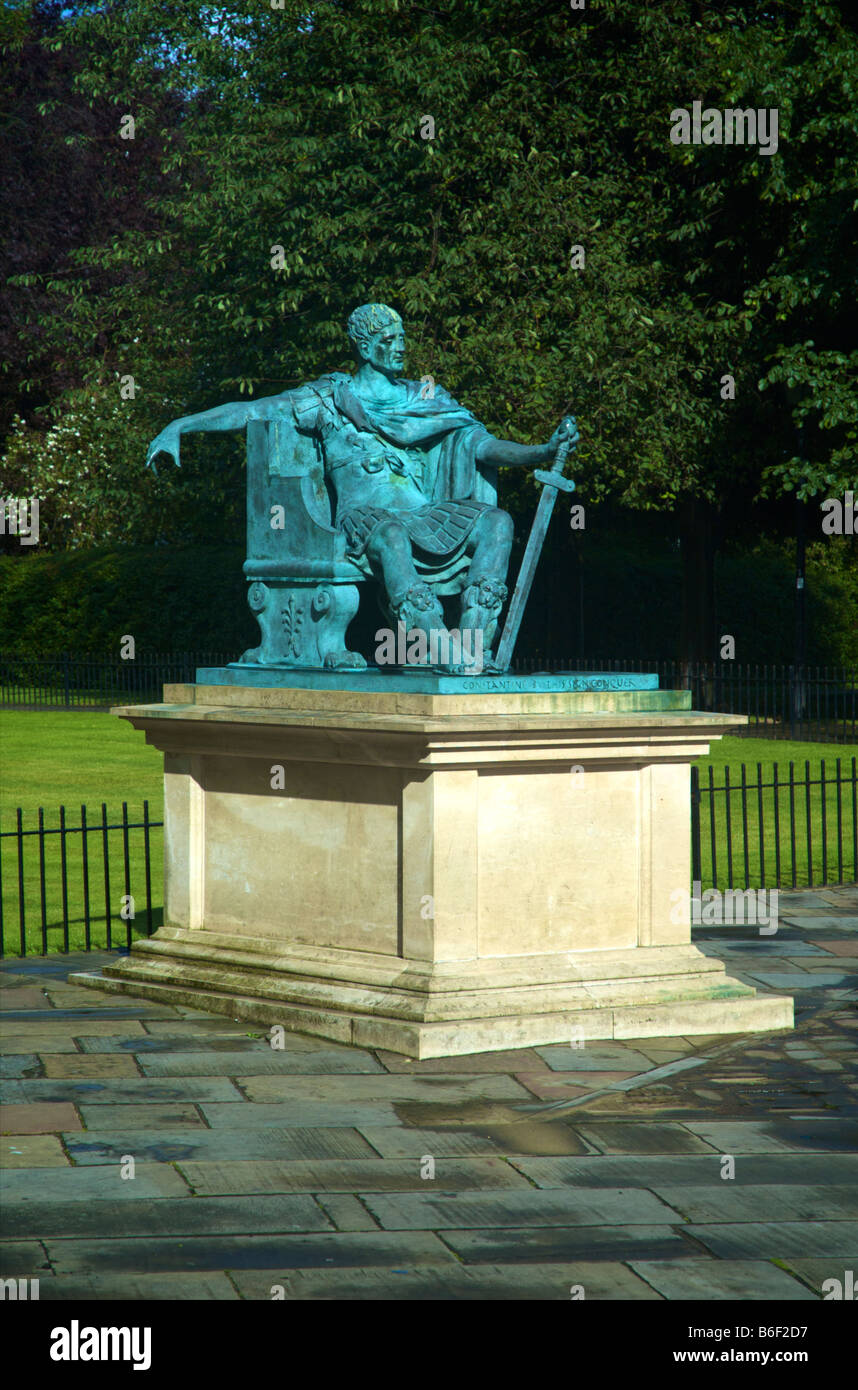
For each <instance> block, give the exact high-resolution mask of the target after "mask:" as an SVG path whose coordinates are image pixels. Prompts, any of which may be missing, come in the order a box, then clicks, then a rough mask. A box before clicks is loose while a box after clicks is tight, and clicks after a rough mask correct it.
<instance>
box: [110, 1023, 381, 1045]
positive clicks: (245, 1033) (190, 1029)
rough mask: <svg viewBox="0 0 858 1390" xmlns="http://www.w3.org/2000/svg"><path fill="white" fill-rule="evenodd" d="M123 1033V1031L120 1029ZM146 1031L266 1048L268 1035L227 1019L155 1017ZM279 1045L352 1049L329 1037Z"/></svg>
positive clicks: (291, 1037)
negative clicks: (246, 1042)
mask: <svg viewBox="0 0 858 1390" xmlns="http://www.w3.org/2000/svg"><path fill="white" fill-rule="evenodd" d="M123 1031H124V1029H123ZM146 1032H147V1033H148V1034H149V1035H150V1036H151V1037H155V1038H192V1039H193V1038H196V1039H199V1038H202V1037H204V1036H208V1037H219V1038H249V1039H251V1040H252V1041H254V1042H261V1043H263V1044H264V1045H265V1046H266V1047H269V1046H270V1043H268V1042H267V1037H268V1034H267V1033H264V1032H260V1029H259V1024H253V1023H243V1022H242V1021H241V1020H240V1019H234V1020H230V1019H228V1018H221V1017H214V1018H193V1019H190V1018H179V1017H178V1016H177V1017H174V1018H170V1019H167V1018H163V1019H162V1018H156V1019H150V1018H148V1017H147V1019H146ZM283 1045H284V1047H285V1048H286V1050H287V1051H290V1052H293V1051H294V1052H315V1051H316V1049H317V1048H318V1047H320V1046H321V1047H324V1048H325V1049H326V1051H329V1052H331V1051H334V1050H337V1049H341V1050H342V1051H343V1052H346V1053H351V1052H352V1051H353V1050H354V1049H353V1048H351V1047H349V1046H348V1044H346V1043H342V1044H340V1043H336V1042H332V1041H331V1039H329V1038H324V1039H320V1038H312V1037H305V1036H304V1035H302V1034H301V1033H287V1034H286V1035H285V1037H284V1039H283Z"/></svg>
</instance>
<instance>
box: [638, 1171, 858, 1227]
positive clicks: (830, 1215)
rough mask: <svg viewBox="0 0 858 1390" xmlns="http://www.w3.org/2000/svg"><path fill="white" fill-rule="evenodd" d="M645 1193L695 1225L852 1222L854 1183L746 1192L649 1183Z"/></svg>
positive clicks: (856, 1197) (857, 1193)
mask: <svg viewBox="0 0 858 1390" xmlns="http://www.w3.org/2000/svg"><path fill="white" fill-rule="evenodd" d="M650 1190H651V1191H653V1192H654V1193H655V1195H656V1196H657V1197H660V1198H661V1200H662V1201H663V1202H666V1203H667V1205H668V1206H670V1207H672V1208H673V1210H674V1211H677V1212H680V1213H681V1214H682V1215H683V1216H684V1217H685V1218H686V1220H688V1221H690V1222H692V1223H693V1224H695V1225H701V1224H703V1223H708V1222H710V1221H712V1222H735V1221H771V1222H784V1221H810V1222H814V1221H840V1220H847V1221H848V1220H849V1219H850V1218H851V1219H854V1220H855V1221H858V1187H856V1186H855V1185H854V1184H852V1185H850V1186H846V1185H842V1184H838V1183H831V1184H828V1185H826V1186H825V1187H819V1186H813V1187H810V1186H806V1185H789V1184H786V1183H781V1184H778V1185H777V1186H771V1187H767V1186H762V1185H759V1186H756V1187H748V1186H747V1184H742V1185H739V1184H737V1183H736V1182H735V1181H731V1180H727V1181H721V1182H720V1183H719V1184H718V1185H717V1186H716V1185H715V1183H714V1182H713V1183H712V1184H711V1185H710V1186H707V1187H691V1186H690V1185H685V1186H679V1185H678V1184H677V1185H661V1184H655V1183H653V1184H651V1188H650Z"/></svg>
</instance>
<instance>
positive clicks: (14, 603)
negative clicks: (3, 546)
mask: <svg viewBox="0 0 858 1390" xmlns="http://www.w3.org/2000/svg"><path fill="white" fill-rule="evenodd" d="M242 560H243V550H242V549H241V548H240V547H238V546H233V547H231V548H225V547H222V546H207V547H193V548H188V549H174V548H173V547H168V546H153V547H133V548H132V547H129V548H127V549H122V550H91V551H69V552H64V553H61V554H56V555H50V554H48V555H41V554H34V555H29V556H27V558H26V559H18V558H12V557H3V558H0V631H2V632H3V634H4V637H3V646H4V649H6V650H10V649H11V650H15V651H17V652H24V651H27V652H29V653H30V654H31V655H33V656H39V655H40V654H41V653H55V652H63V651H69V652H72V653H76V652H86V653H98V654H101V655H110V656H112V657H118V656H119V648H120V639H121V638H122V637H123V636H124V635H125V634H126V633H127V634H130V635H131V636H133V637H134V639H135V641H136V647H137V654H138V655H143V654H144V653H146V652H159V653H160V652H170V651H172V652H182V651H200V650H207V651H214V652H228V653H234V655H235V656H239V655H240V654H241V652H242V651H244V649H245V648H246V647H248V646H250V645H252V644H253V643H255V642H256V640H257V627H256V623H255V621H254V620H253V619H252V617H251V615H250V613H249V611H248V608H247V603H246V599H245V588H246V582H245V580H244V577H243V575H242V572H241V564H242Z"/></svg>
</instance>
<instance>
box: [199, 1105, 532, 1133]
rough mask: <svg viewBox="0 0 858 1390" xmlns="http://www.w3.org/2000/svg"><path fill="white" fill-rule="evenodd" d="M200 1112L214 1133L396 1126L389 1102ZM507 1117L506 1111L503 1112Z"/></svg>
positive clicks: (217, 1107) (215, 1108)
mask: <svg viewBox="0 0 858 1390" xmlns="http://www.w3.org/2000/svg"><path fill="white" fill-rule="evenodd" d="M200 1109H201V1111H202V1113H203V1115H204V1117H205V1121H206V1124H208V1125H210V1126H211V1127H212V1129H237V1130H249V1129H268V1128H269V1126H273V1127H275V1128H277V1129H352V1128H354V1127H355V1126H356V1125H357V1124H358V1121H361V1122H362V1123H366V1124H370V1125H395V1124H397V1123H398V1122H399V1116H398V1115H397V1113H396V1108H395V1106H394V1105H393V1104H391V1103H390V1102H389V1101H363V1102H357V1101H355V1102H354V1103H353V1104H351V1105H345V1104H343V1105H330V1104H325V1103H324V1102H321V1103H319V1104H318V1105H313V1104H310V1103H308V1102H304V1101H300V1102H299V1101H291V1102H289V1103H287V1104H284V1105H277V1104H275V1103H274V1102H273V1101H269V1102H268V1103H267V1104H264V1105H252V1104H251V1103H250V1102H245V1103H244V1104H243V1105H242V1104H235V1103H233V1104H223V1105H220V1104H214V1105H210V1104H204V1105H201V1106H200ZM503 1113H504V1114H506V1111H504V1112H503Z"/></svg>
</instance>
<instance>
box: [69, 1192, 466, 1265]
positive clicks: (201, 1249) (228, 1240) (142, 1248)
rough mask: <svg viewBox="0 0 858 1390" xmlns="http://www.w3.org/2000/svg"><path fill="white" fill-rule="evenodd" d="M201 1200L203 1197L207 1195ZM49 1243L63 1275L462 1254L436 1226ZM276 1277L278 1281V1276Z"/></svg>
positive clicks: (387, 1261)
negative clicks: (406, 1229)
mask: <svg viewBox="0 0 858 1390" xmlns="http://www.w3.org/2000/svg"><path fill="white" fill-rule="evenodd" d="M200 1200H203V1199H202V1198H201V1199H200ZM45 1248H46V1250H47V1252H48V1255H49V1257H50V1260H51V1262H52V1264H53V1266H54V1269H55V1270H56V1273H57V1275H63V1274H66V1273H69V1274H72V1273H79V1274H86V1275H89V1274H100V1273H109V1272H111V1271H113V1272H115V1273H117V1274H118V1273H120V1272H122V1273H124V1272H125V1271H129V1272H132V1273H137V1272H138V1271H139V1270H141V1269H145V1270H146V1271H147V1272H148V1273H153V1274H154V1273H161V1272H164V1273H167V1272H170V1271H173V1272H180V1271H184V1270H188V1271H195V1270H200V1271H203V1270H229V1271H232V1270H241V1269H253V1270H260V1269H270V1270H272V1271H275V1272H278V1273H285V1272H286V1271H287V1270H289V1269H306V1268H315V1267H317V1266H325V1265H333V1266H334V1267H339V1268H340V1269H348V1268H353V1267H357V1268H361V1267H363V1266H367V1267H377V1266H379V1265H380V1266H383V1267H393V1268H397V1267H399V1266H413V1265H426V1264H434V1265H450V1266H453V1267H455V1268H457V1267H458V1261H457V1260H456V1257H455V1256H454V1255H453V1254H452V1253H451V1251H450V1250H449V1249H448V1247H447V1246H446V1245H445V1244H444V1243H443V1241H441V1240H439V1238H438V1237H437V1236H436V1235H434V1234H432V1232H430V1231H416V1232H415V1231H409V1232H407V1233H405V1234H403V1233H402V1232H399V1231H393V1232H391V1231H360V1232H349V1231H331V1232H329V1233H327V1232H319V1233H318V1234H315V1235H277V1236H276V1237H273V1238H272V1237H271V1236H259V1235H237V1236H219V1237H215V1236H211V1237H205V1236H191V1237H189V1238H188V1239H187V1240H184V1241H183V1242H182V1243H181V1245H179V1244H178V1242H177V1241H176V1240H174V1239H173V1238H172V1236H168V1237H159V1238H148V1239H138V1240H133V1239H132V1240H122V1239H117V1240H61V1239H55V1238H48V1239H47V1240H46V1241H45ZM271 1282H272V1283H276V1282H278V1280H277V1279H275V1278H272V1281H271Z"/></svg>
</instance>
